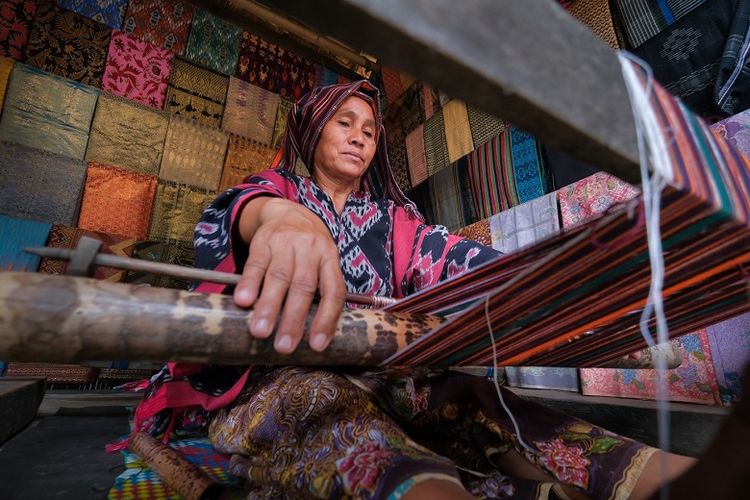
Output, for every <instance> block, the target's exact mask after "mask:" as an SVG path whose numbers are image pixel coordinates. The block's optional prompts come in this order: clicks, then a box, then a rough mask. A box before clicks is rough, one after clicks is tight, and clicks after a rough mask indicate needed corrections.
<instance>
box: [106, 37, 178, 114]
mask: <svg viewBox="0 0 750 500" xmlns="http://www.w3.org/2000/svg"><path fill="white" fill-rule="evenodd" d="M172 57H173V54H172V53H171V52H170V51H168V50H167V49H163V48H161V47H157V46H155V45H151V44H150V43H148V42H142V41H140V40H138V39H136V38H134V37H132V36H130V35H128V34H127V33H123V32H122V31H114V32H113V33H112V41H111V42H110V44H109V52H108V54H107V65H106V67H105V69H104V76H103V77H102V89H104V90H108V91H110V92H112V93H113V94H116V95H119V96H122V97H127V98H128V99H131V100H133V101H137V102H140V103H141V104H145V105H147V106H152V107H154V108H157V109H162V108H163V107H164V97H165V94H166V92H167V83H168V82H169V73H170V70H171V65H172Z"/></svg>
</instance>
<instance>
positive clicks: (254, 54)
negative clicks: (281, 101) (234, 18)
mask: <svg viewBox="0 0 750 500" xmlns="http://www.w3.org/2000/svg"><path fill="white" fill-rule="evenodd" d="M281 50H282V49H281V48H280V47H278V46H277V45H276V44H273V43H269V42H268V41H266V40H264V39H263V38H261V37H259V36H258V35H255V34H253V33H250V32H249V31H243V32H242V38H241V40H240V57H239V63H238V65H237V77H238V78H241V79H242V80H244V81H246V82H248V83H251V84H253V85H255V86H257V87H260V88H262V89H265V90H268V91H269V92H273V91H274V90H275V89H276V88H277V83H276V82H277V80H278V77H279V57H280V56H279V53H280V52H281ZM288 98H289V99H292V97H291V96H288Z"/></svg>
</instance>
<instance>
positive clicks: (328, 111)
mask: <svg viewBox="0 0 750 500" xmlns="http://www.w3.org/2000/svg"><path fill="white" fill-rule="evenodd" d="M379 94H380V93H379V91H378V89H377V87H375V86H374V85H373V84H372V83H370V82H369V81H367V80H359V81H356V82H352V83H346V84H337V85H327V86H325V87H316V88H314V89H312V90H311V91H310V92H308V93H307V94H305V95H304V96H303V97H302V98H301V99H300V100H299V101H297V102H296V103H295V104H294V106H293V107H292V109H291V111H290V112H289V118H288V120H287V123H286V132H285V133H284V138H283V140H282V142H281V147H280V148H279V151H278V152H277V153H276V157H275V158H274V161H273V164H272V168H278V169H283V170H287V171H289V172H294V164H295V163H296V162H297V158H300V159H302V161H303V162H304V163H305V165H306V166H307V168H308V170H309V171H310V173H313V168H314V160H313V159H314V156H315V147H316V146H317V145H318V141H319V140H320V135H321V133H322V132H323V127H325V125H326V123H328V120H330V119H331V117H333V115H334V113H336V110H337V109H338V108H339V107H340V106H341V105H342V104H343V103H344V101H346V100H347V99H348V98H349V97H351V96H356V97H359V98H361V99H363V100H365V101H366V102H367V103H369V104H370V106H371V107H372V113H373V115H374V116H375V130H376V131H377V132H376V137H375V141H376V148H375V156H374V157H373V159H372V162H371V163H370V166H369V167H368V169H367V171H366V172H365V174H364V175H363V176H362V188H363V190H364V191H366V192H367V193H369V194H370V195H372V196H376V195H377V191H376V189H375V186H374V185H373V180H372V178H371V177H370V174H374V175H375V177H376V179H375V180H376V182H377V183H378V184H379V185H380V186H382V187H383V195H384V196H385V197H386V198H388V199H390V200H392V201H393V202H394V203H396V205H398V206H400V207H404V208H405V209H406V210H407V212H409V213H410V214H412V215H415V216H417V217H418V218H420V219H423V217H422V216H421V215H420V214H419V212H418V211H417V207H416V205H414V203H413V202H412V201H411V200H409V198H407V197H406V196H405V195H404V193H403V192H402V191H401V188H400V187H399V186H398V184H397V183H396V179H394V177H393V172H391V165H390V163H389V161H388V146H387V144H386V136H385V128H384V127H383V118H382V116H381V113H380V104H379V102H380V101H379Z"/></svg>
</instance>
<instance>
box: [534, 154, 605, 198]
mask: <svg viewBox="0 0 750 500" xmlns="http://www.w3.org/2000/svg"><path fill="white" fill-rule="evenodd" d="M542 149H543V150H544V164H545V165H546V166H547V169H548V171H549V175H550V181H551V184H552V189H555V188H563V187H565V186H568V185H570V184H574V183H576V182H578V181H580V180H581V179H585V178H586V177H589V176H592V175H594V174H595V173H597V172H598V171H599V170H600V169H599V168H596V167H594V166H592V165H589V164H588V163H584V162H582V161H580V160H578V159H576V158H574V157H572V156H570V155H569V154H567V153H565V152H563V151H560V150H559V149H556V148H553V147H551V146H548V145H546V144H545V145H544V146H543V148H542Z"/></svg>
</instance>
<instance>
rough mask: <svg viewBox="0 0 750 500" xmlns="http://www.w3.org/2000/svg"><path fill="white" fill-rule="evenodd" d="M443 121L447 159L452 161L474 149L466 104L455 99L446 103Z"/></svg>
mask: <svg viewBox="0 0 750 500" xmlns="http://www.w3.org/2000/svg"><path fill="white" fill-rule="evenodd" d="M443 122H444V126H445V142H446V146H447V147H448V160H449V161H450V162H451V163H452V162H454V161H456V160H458V159H459V158H461V157H463V156H465V155H467V154H469V153H471V152H472V151H473V150H474V142H473V140H472V138H471V129H470V128H469V112H468V111H467V109H466V104H464V103H463V102H461V101H457V100H455V99H454V100H452V101H451V102H449V103H448V104H446V105H445V107H444V108H443Z"/></svg>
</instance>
